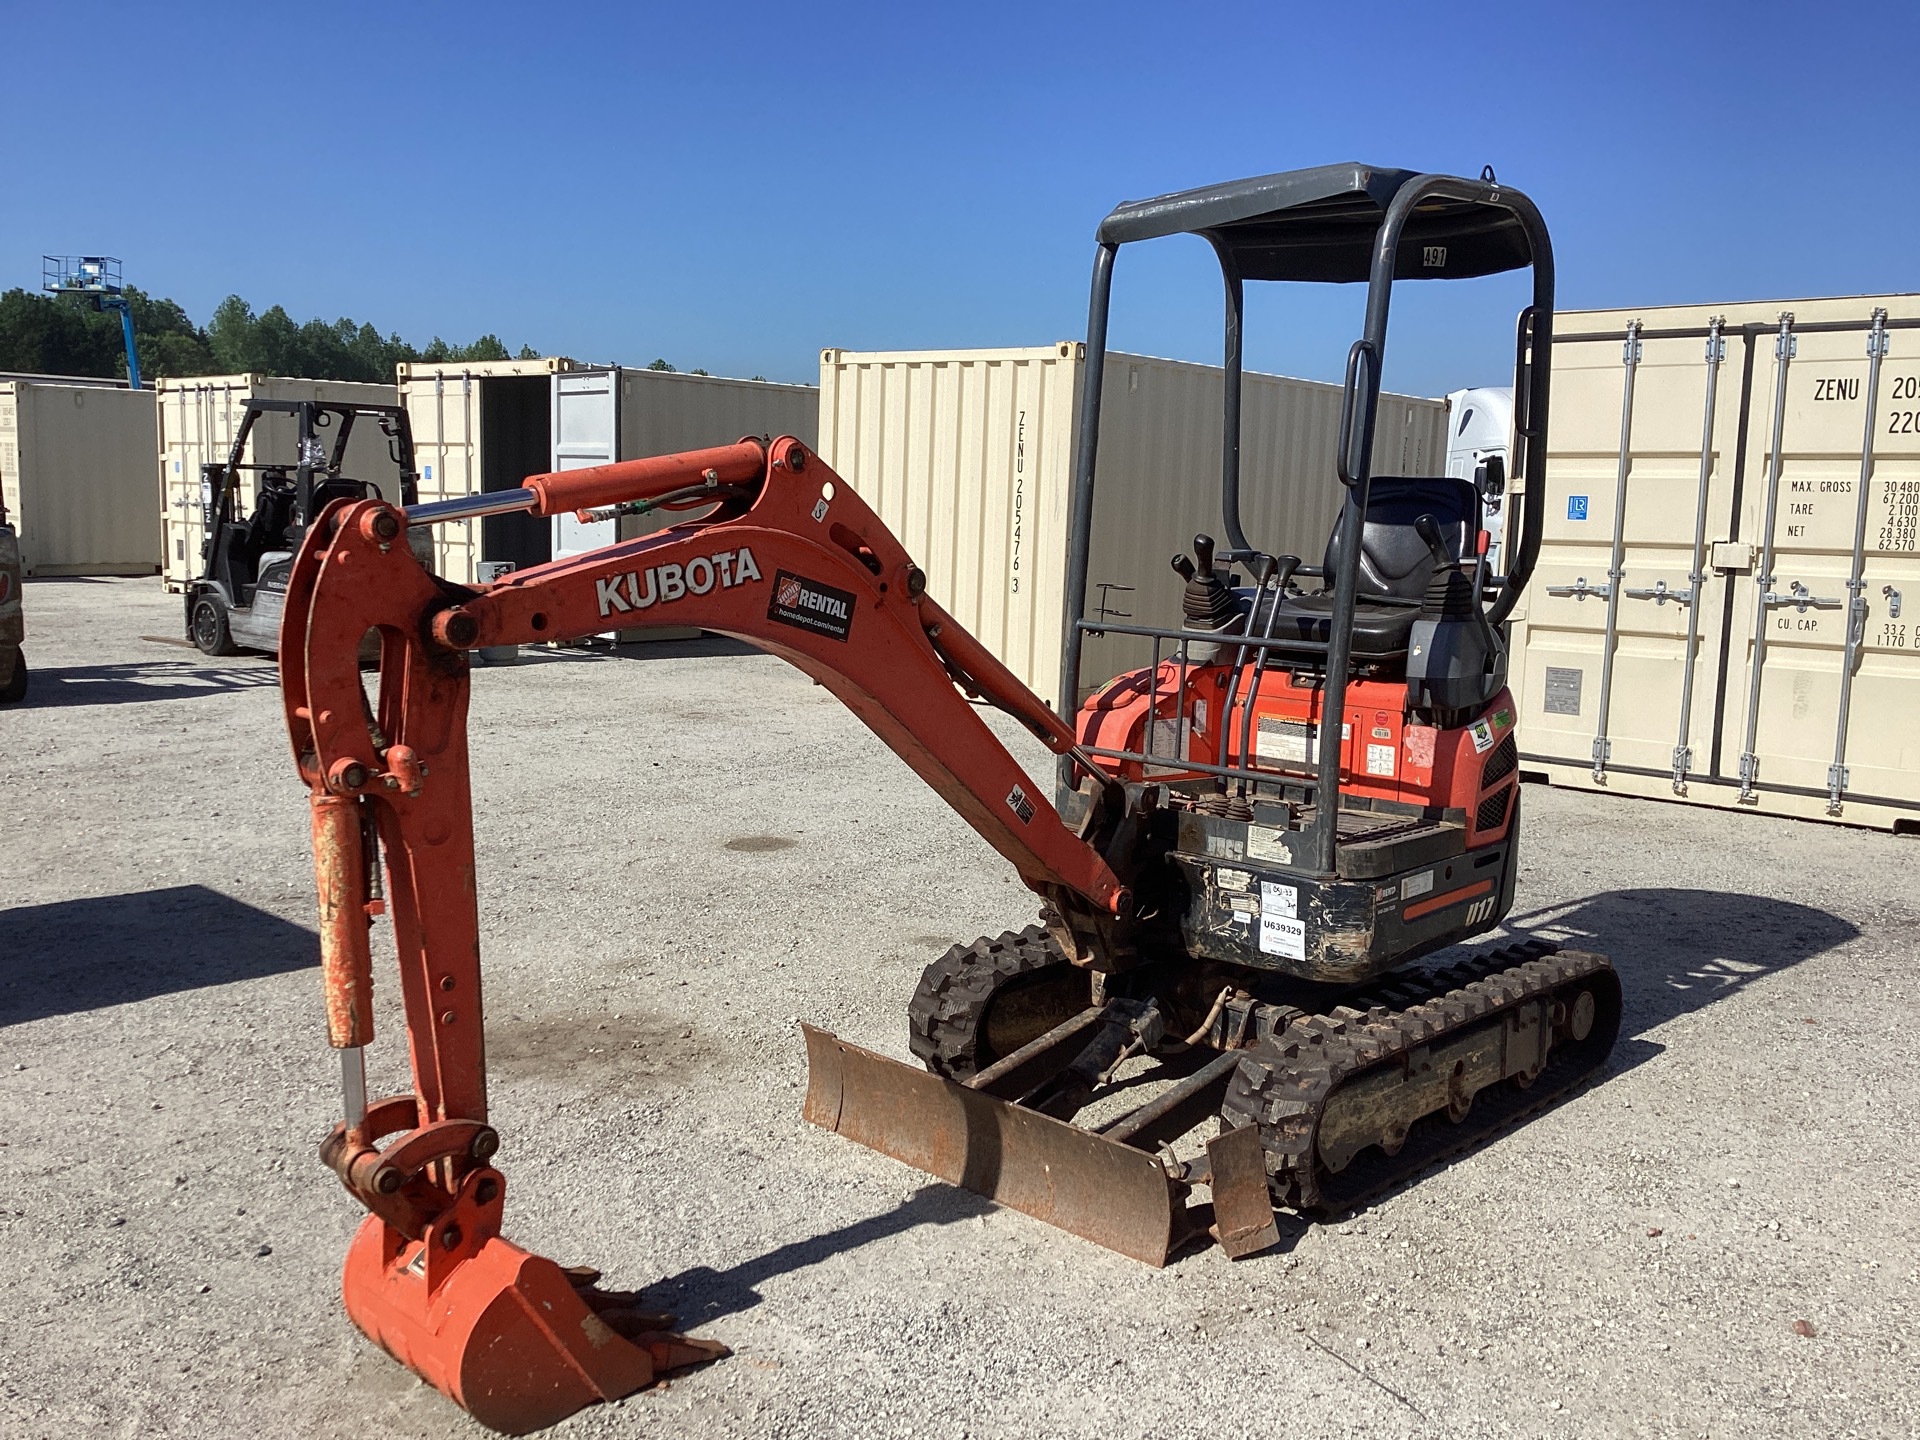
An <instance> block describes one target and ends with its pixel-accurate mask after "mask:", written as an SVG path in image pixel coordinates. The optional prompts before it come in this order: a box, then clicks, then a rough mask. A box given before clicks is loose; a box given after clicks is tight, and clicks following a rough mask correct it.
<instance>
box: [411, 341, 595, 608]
mask: <svg viewBox="0 0 1920 1440" xmlns="http://www.w3.org/2000/svg"><path fill="white" fill-rule="evenodd" d="M578 368H579V367H578V366H577V365H576V364H575V363H574V362H573V361H572V360H568V359H565V358H563V357H560V356H549V357H546V358H544V359H539V360H478V361H453V362H447V363H440V364H403V365H401V366H400V367H399V368H398V371H397V376H398V380H399V387H400V403H401V404H402V405H404V406H406V407H407V416H408V419H409V421H410V423H411V424H412V426H413V446H414V456H415V463H416V464H417V465H418V467H419V470H420V499H421V500H422V501H423V502H424V501H429V500H452V499H457V498H459V497H461V496H465V495H481V494H486V493H488V492H491V491H494V490H512V489H515V488H517V487H518V486H519V485H520V484H521V482H523V481H524V480H525V479H526V478H527V476H529V475H540V474H543V473H545V472H546V471H547V470H548V469H549V468H550V466H551V460H552V453H553V384H552V379H553V377H554V376H555V375H559V374H564V373H566V372H568V371H571V370H576V369H578ZM433 534H434V550H435V555H434V568H435V570H436V571H437V572H438V573H439V574H441V575H443V576H445V577H446V578H447V579H449V580H453V581H456V582H457V583H459V584H462V585H471V584H474V583H476V582H477V581H478V580H479V578H480V576H481V573H482V572H481V570H480V566H481V565H482V564H484V563H487V562H492V563H494V564H496V565H497V564H508V563H511V564H512V565H513V566H515V567H516V568H519V567H522V566H526V565H538V564H540V563H542V562H543V561H545V560H546V559H547V558H548V557H549V554H550V542H549V540H548V534H549V527H548V524H547V522H546V521H545V520H542V519H539V518H538V517H536V516H532V515H525V514H517V515H488V516H484V517H481V518H479V519H474V520H458V521H453V522H451V523H449V524H445V525H437V526H435V527H434V532H433Z"/></svg>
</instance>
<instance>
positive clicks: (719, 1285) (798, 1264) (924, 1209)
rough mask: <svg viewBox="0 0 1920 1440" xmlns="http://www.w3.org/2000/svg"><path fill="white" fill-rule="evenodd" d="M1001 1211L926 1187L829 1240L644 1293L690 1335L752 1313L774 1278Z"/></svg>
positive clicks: (688, 1273)
mask: <svg viewBox="0 0 1920 1440" xmlns="http://www.w3.org/2000/svg"><path fill="white" fill-rule="evenodd" d="M998 1208H999V1207H998V1206H997V1205H995V1204H994V1203H993V1202H992V1201H991V1200H988V1199H986V1198H985V1197H983V1196H980V1195H975V1194H974V1193H973V1192H972V1191H971V1190H962V1189H960V1188H959V1187H958V1186H954V1185H943V1184H939V1183H937V1182H936V1183H932V1184H928V1185H923V1186H922V1187H921V1188H920V1189H918V1190H916V1191H914V1192H913V1194H911V1195H909V1196H908V1197H907V1198H906V1199H905V1200H903V1201H901V1202H900V1204H899V1205H897V1206H895V1207H894V1208H893V1209H892V1210H889V1211H887V1212H885V1213H884V1214H880V1215H871V1216H869V1217H867V1218H866V1219H865V1220H856V1221H855V1222H854V1223H853V1224H851V1225H842V1226H841V1227H840V1228H839V1229H838V1230H829V1231H827V1232H826V1234H824V1235H814V1236H810V1237H809V1238H807V1239H805V1240H792V1241H789V1242H788V1243H787V1244H785V1245H782V1246H780V1247H779V1248H778V1249H775V1250H769V1251H768V1252H767V1253H766V1254H764V1255H758V1256H755V1257H754V1258H753V1259H751V1260H743V1261H741V1262H740V1263H739V1264H738V1265H735V1266H733V1267H731V1268H730V1269H726V1270H715V1269H713V1268H711V1267H710V1266H706V1265H698V1266H695V1267H694V1268H693V1269H691V1270H682V1271H681V1272H680V1273H679V1274H678V1275H669V1276H667V1277H666V1278H664V1279H662V1280H660V1281H659V1282H658V1283H656V1284H654V1285H650V1286H648V1287H647V1289H646V1290H645V1292H643V1298H644V1303H645V1304H646V1305H647V1306H649V1307H655V1306H657V1307H658V1308H660V1309H662V1310H671V1311H672V1312H673V1313H674V1314H676V1315H678V1316H679V1317H680V1324H681V1325H682V1326H683V1327H686V1328H689V1329H691V1328H693V1327H694V1326H698V1325H705V1324H707V1323H708V1322H709V1321H713V1320H719V1319H722V1318H724V1317H725V1316H728V1315H736V1314H739V1313H740V1312H741V1311H743V1310H751V1309H752V1308H753V1307H754V1306H756V1305H758V1304H759V1303H760V1301H761V1298H762V1297H761V1295H760V1292H759V1290H758V1288H757V1287H758V1286H760V1285H763V1284H765V1283H766V1282H767V1281H768V1280H771V1279H773V1278H774V1277H775V1276H779V1275H789V1274H791V1273H793V1272H794V1271H795V1270H804V1269H806V1268H807V1267H808V1266H810V1265H818V1264H819V1263H820V1262H821V1261H823V1260H830V1259H832V1258H833V1257H834V1256H835V1255H841V1254H845V1253H846V1252H847V1251H849V1250H857V1249H859V1248H860V1247H861V1246H863V1245H870V1244H872V1243H873V1242H874V1241H876V1240H884V1239H886V1238H887V1237H888V1236H890V1235H899V1234H902V1233H904V1232H905V1231H908V1230H913V1229H917V1228H918V1227H920V1226H922V1225H955V1224H958V1223H959V1222H960V1221H962V1220H972V1219H975V1218H976V1217H978V1216H981V1215H986V1214H989V1213H990V1212H992V1211H994V1210H997V1209H998Z"/></svg>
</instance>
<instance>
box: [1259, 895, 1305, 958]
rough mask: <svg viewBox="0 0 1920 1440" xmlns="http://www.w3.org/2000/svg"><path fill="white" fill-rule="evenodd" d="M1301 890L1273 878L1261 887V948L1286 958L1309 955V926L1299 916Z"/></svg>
mask: <svg viewBox="0 0 1920 1440" xmlns="http://www.w3.org/2000/svg"><path fill="white" fill-rule="evenodd" d="M1299 909H1300V891H1299V890H1298V889H1297V888H1296V887H1295V886H1292V885H1279V884H1275V883H1273V882H1272V881H1267V882H1264V883H1262V885H1261V886H1260V949H1261V952H1262V953H1263V954H1267V955H1278V956H1280V957H1281V958H1282V959H1283V960H1304V959H1306V958H1307V927H1306V924H1305V922H1304V921H1302V920H1301V919H1300V917H1299Z"/></svg>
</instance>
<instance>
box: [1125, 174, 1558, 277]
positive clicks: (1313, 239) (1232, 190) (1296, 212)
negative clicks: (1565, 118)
mask: <svg viewBox="0 0 1920 1440" xmlns="http://www.w3.org/2000/svg"><path fill="white" fill-rule="evenodd" d="M1417 176H1418V172H1416V171H1413V170H1385V169H1381V168H1379V167H1377V166H1372V165H1361V164H1358V163H1357V162H1355V163H1348V164H1344V165H1321V166H1316V167H1315V168H1313V169H1311V170H1288V171H1285V172H1284V173H1282V174H1278V175H1260V176H1256V177H1255V178H1253V179H1251V180H1234V181H1231V182H1229V183H1227V184H1225V185H1208V186H1205V187H1203V188H1201V189H1198V190H1181V191H1178V192H1176V193H1175V194H1172V195H1159V196H1156V197H1154V198H1153V199H1151V200H1130V201H1128V202H1127V203H1126V204H1124V205H1120V206H1118V207H1117V208H1115V210H1114V211H1113V213H1112V214H1111V215H1109V216H1107V218H1106V219H1105V220H1102V221H1101V222H1100V232H1099V238H1100V241H1101V243H1103V244H1114V245H1121V244H1126V243H1128V242H1130V241H1134V240H1153V239H1157V238H1159V237H1160V236H1163V235H1204V236H1206V237H1207V238H1208V239H1210V240H1212V241H1213V242H1214V243H1215V244H1216V245H1218V246H1220V247H1221V248H1223V249H1225V250H1226V251H1228V252H1229V253H1230V254H1231V255H1232V256H1233V258H1234V260H1235V261H1236V262H1237V263H1238V265H1239V269H1240V274H1241V276H1242V277H1243V278H1245V279H1248V280H1316V281H1358V280H1365V279H1366V278H1367V277H1368V274H1369V272H1370V270H1371V269H1372V265H1373V251H1374V244H1375V237H1376V235H1377V233H1378V231H1379V229H1380V222H1381V221H1382V220H1383V219H1384V218H1385V217H1386V213H1387V206H1388V205H1389V204H1390V203H1391V202H1392V200H1393V197H1394V195H1395V194H1397V193H1398V192H1399V190H1400V187H1401V186H1403V185H1405V184H1406V183H1407V182H1408V181H1410V180H1413V179H1416V178H1417ZM1530 263H1532V254H1531V251H1530V249H1529V247H1528V244H1527V236H1526V231H1525V229H1524V227H1523V226H1522V224H1521V221H1520V217H1519V216H1517V215H1515V214H1514V213H1513V212H1512V211H1511V210H1509V209H1507V208H1506V207H1505V206H1504V205H1500V204H1489V203H1486V202H1484V201H1467V200H1452V199H1444V198H1439V197H1434V198H1430V199H1428V200H1425V201H1422V202H1421V204H1420V205H1419V207H1418V208H1417V209H1416V210H1415V211H1414V213H1413V215H1412V217H1411V218H1410V219H1409V220H1408V222H1407V227H1406V230H1405V231H1404V232H1403V234H1402V237H1401V243H1400V253H1399V257H1398V260H1397V263H1396V265H1395V267H1394V278H1395V279H1396V280H1459V279H1464V278H1467V277H1469V276H1474V275H1494V274H1498V273H1499V272H1500V271H1503V270H1517V269H1520V268H1522V267H1524V266H1526V265H1528V264H1530Z"/></svg>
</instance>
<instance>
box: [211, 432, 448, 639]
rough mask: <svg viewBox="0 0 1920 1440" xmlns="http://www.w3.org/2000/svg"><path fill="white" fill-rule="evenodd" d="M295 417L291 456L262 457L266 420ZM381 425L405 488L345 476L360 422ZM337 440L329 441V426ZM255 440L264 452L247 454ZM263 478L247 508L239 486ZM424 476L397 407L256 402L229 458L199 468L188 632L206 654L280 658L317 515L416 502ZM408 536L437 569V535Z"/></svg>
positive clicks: (424, 559) (257, 448)
mask: <svg viewBox="0 0 1920 1440" xmlns="http://www.w3.org/2000/svg"><path fill="white" fill-rule="evenodd" d="M269 415H285V416H288V417H290V418H291V419H292V421H293V428H294V435H295V446H294V453H293V456H292V458H291V459H287V458H284V457H278V456H276V457H274V458H271V459H262V458H259V456H260V454H261V453H263V452H265V451H266V450H267V448H268V445H267V441H268V434H267V428H268V427H264V426H260V427H259V429H258V433H256V427H257V426H258V423H259V421H260V419H261V417H262V416H269ZM356 425H359V426H360V427H362V431H363V433H364V429H365V427H366V426H368V425H372V426H375V427H377V428H378V429H379V431H380V433H381V434H382V435H383V436H384V437H385V438H386V442H387V455H388V458H389V459H390V460H391V461H392V463H393V466H394V469H395V472H396V474H397V477H398V483H397V485H388V486H385V487H383V486H382V485H381V484H380V483H379V482H378V481H375V480H371V479H358V478H353V477H350V476H347V475H344V474H342V473H341V468H342V466H343V465H344V464H345V463H346V459H347V447H348V444H349V442H350V441H351V440H352V439H353V435H354V427H355V426H356ZM330 431H331V432H333V434H332V444H331V445H329V444H328V432H330ZM250 440H252V441H254V442H255V443H254V448H255V452H256V458H255V459H254V460H252V461H249V460H248V459H247V458H246V457H247V445H248V442H249V441H250ZM250 472H251V473H254V474H257V475H258V477H259V478H258V480H257V482H256V484H255V487H254V494H253V505H252V508H251V510H250V511H246V510H243V508H242V499H241V494H242V490H241V485H242V480H243V478H244V476H245V475H246V474H248V473H250ZM418 481H419V476H418V474H417V473H416V471H415V469H414V463H413V429H412V426H411V425H410V424H409V423H408V421H407V412H406V411H405V410H404V409H403V408H401V407H400V406H398V405H358V404H348V403H345V402H340V401H328V400H257V399H256V400H249V401H248V402H247V411H246V414H245V415H244V416H243V417H242V418H241V421H240V428H239V429H238V430H237V431H235V432H234V437H233V447H232V449H231V450H230V451H229V452H228V455H227V458H226V459H225V460H224V461H213V462H209V463H208V464H206V465H203V466H202V467H201V470H200V504H201V510H202V519H203V524H204V526H205V538H204V539H203V540H202V541H201V544H200V561H201V565H200V577H199V578H198V579H196V580H194V581H192V582H190V583H189V584H188V586H187V593H186V623H187V638H188V639H190V640H192V641H193V643H194V645H195V646H196V647H197V648H198V649H199V650H200V651H201V652H202V653H203V654H206V655H216V656H225V655H238V654H239V653H240V652H241V651H242V650H263V651H266V652H268V653H270V654H278V653H279V649H280V616H281V612H282V611H283V610H284V609H285V608H286V597H287V577H288V575H289V574H290V573H291V572H292V570H293V557H294V555H295V553H296V552H297V551H298V550H299V549H300V542H301V541H302V540H303V539H304V538H305V536H306V533H307V526H308V525H309V524H310V523H311V522H312V520H313V517H314V516H316V515H318V514H319V513H320V512H321V511H322V510H324V509H325V508H326V507H327V505H328V504H329V503H331V502H332V501H335V500H378V499H380V498H382V494H383V490H384V491H385V493H386V495H387V497H388V498H392V499H397V501H398V503H400V504H402V505H412V504H414V503H415V502H416V501H417V500H418V498H419V494H418ZM410 541H411V543H412V544H413V546H414V549H415V556H416V558H417V559H418V560H419V561H420V563H421V564H422V565H423V566H426V567H428V568H431V567H432V563H433V541H432V537H431V535H430V534H429V533H428V532H426V531H425V530H418V531H415V532H413V534H412V535H411V536H410Z"/></svg>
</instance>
